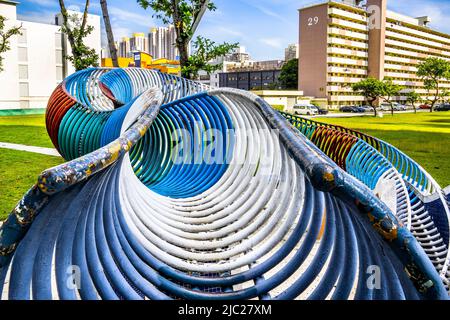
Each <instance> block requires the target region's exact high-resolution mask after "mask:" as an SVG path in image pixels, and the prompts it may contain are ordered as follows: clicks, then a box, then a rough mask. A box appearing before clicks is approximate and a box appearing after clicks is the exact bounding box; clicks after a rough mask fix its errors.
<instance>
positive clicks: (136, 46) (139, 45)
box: [130, 33, 149, 53]
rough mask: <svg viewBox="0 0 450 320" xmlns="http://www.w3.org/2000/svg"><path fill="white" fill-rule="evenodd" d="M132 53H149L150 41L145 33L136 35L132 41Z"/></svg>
mask: <svg viewBox="0 0 450 320" xmlns="http://www.w3.org/2000/svg"><path fill="white" fill-rule="evenodd" d="M130 48H131V51H141V52H146V53H148V52H149V40H148V38H147V36H146V35H145V33H135V34H133V37H132V38H131V39H130Z"/></svg>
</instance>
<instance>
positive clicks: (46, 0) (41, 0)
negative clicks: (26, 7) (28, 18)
mask: <svg viewBox="0 0 450 320" xmlns="http://www.w3.org/2000/svg"><path fill="white" fill-rule="evenodd" d="M27 2H31V3H36V4H38V5H40V6H44V7H54V6H55V4H56V1H55V0H27Z"/></svg>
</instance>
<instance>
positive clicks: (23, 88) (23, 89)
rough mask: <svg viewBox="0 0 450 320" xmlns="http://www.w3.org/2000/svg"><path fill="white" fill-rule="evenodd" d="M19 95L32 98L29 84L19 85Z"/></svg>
mask: <svg viewBox="0 0 450 320" xmlns="http://www.w3.org/2000/svg"><path fill="white" fill-rule="evenodd" d="M19 94H20V96H21V97H29V96H30V88H29V86H28V83H26V82H20V83H19Z"/></svg>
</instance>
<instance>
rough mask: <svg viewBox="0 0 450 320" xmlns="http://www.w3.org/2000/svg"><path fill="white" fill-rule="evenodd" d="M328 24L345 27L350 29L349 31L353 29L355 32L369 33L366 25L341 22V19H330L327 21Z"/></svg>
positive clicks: (346, 21)
mask: <svg viewBox="0 0 450 320" xmlns="http://www.w3.org/2000/svg"><path fill="white" fill-rule="evenodd" d="M329 23H332V24H336V25H338V26H343V27H347V28H350V29H355V30H357V31H361V32H368V31H369V27H368V25H367V24H366V23H365V24H360V23H356V22H351V21H348V20H343V19H339V18H331V19H330V20H329Z"/></svg>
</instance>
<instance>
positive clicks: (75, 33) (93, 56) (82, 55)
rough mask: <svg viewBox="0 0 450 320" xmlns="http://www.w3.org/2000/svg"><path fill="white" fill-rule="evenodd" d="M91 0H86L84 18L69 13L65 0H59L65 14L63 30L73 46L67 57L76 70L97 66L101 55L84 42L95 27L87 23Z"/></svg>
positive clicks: (63, 14)
mask: <svg viewBox="0 0 450 320" xmlns="http://www.w3.org/2000/svg"><path fill="white" fill-rule="evenodd" d="M89 2H90V1H89V0H86V4H85V7H84V12H83V16H82V18H80V17H79V16H78V15H77V14H73V15H69V13H68V11H67V9H66V6H65V4H64V0H59V6H60V8H61V14H62V16H63V25H62V27H61V31H62V32H63V33H64V34H66V35H67V39H68V40H69V43H70V46H71V48H72V55H71V56H66V57H65V58H66V59H67V60H69V61H70V62H72V64H73V66H74V67H75V70H76V71H79V70H83V69H86V68H88V67H91V66H93V67H97V66H98V59H99V56H98V54H97V53H96V52H95V49H91V48H89V47H88V46H86V44H85V43H84V42H83V40H84V38H86V37H87V36H88V35H89V34H91V33H92V31H93V30H94V28H93V27H92V26H89V25H88V24H87V19H88V10H89Z"/></svg>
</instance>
